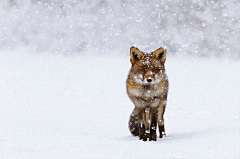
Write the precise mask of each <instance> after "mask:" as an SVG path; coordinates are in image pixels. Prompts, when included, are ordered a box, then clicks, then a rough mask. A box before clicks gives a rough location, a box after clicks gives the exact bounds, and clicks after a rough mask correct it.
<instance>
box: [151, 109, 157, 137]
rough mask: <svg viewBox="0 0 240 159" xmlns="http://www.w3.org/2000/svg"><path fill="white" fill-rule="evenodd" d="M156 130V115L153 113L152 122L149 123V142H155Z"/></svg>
mask: <svg viewBox="0 0 240 159" xmlns="http://www.w3.org/2000/svg"><path fill="white" fill-rule="evenodd" d="M156 129H157V115H156V113H154V114H153V116H152V122H151V127H150V137H149V141H156V140H157V134H156Z"/></svg>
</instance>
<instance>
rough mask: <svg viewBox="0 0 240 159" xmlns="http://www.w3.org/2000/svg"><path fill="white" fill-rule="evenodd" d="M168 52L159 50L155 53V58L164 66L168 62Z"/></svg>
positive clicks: (162, 49)
mask: <svg viewBox="0 0 240 159" xmlns="http://www.w3.org/2000/svg"><path fill="white" fill-rule="evenodd" d="M166 55H167V50H165V49H164V48H162V47H161V48H159V49H157V50H155V51H154V52H153V57H154V58H156V59H159V60H160V61H161V62H162V63H163V64H164V63H165V61H166Z"/></svg>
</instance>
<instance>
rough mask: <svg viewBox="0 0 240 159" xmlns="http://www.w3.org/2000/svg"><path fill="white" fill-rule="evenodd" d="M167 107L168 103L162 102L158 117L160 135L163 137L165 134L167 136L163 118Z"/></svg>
mask: <svg viewBox="0 0 240 159" xmlns="http://www.w3.org/2000/svg"><path fill="white" fill-rule="evenodd" d="M165 107H166V105H165V104H163V103H161V104H160V106H159V109H158V113H157V114H158V119H157V122H158V129H159V137H160V138H162V137H163V135H165V136H166V133H165V127H164V118H163V115H164V112H165Z"/></svg>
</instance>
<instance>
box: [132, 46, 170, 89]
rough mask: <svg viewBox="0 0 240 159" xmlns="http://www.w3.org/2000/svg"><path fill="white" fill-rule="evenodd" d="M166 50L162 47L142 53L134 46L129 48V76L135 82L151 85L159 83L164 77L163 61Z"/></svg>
mask: <svg viewBox="0 0 240 159" xmlns="http://www.w3.org/2000/svg"><path fill="white" fill-rule="evenodd" d="M166 53H167V51H166V50H165V49H163V48H162V47H161V48H159V49H157V50H155V51H153V52H151V53H147V54H145V53H143V52H142V51H140V50H139V49H138V48H136V47H131V48H130V61H131V63H132V68H131V71H130V72H131V74H130V75H131V76H132V78H133V80H134V81H135V82H136V83H139V84H144V85H152V84H158V83H160V82H161V81H162V80H163V78H165V68H164V63H165V60H166Z"/></svg>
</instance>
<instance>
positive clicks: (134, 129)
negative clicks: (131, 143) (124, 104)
mask: <svg viewBox="0 0 240 159" xmlns="http://www.w3.org/2000/svg"><path fill="white" fill-rule="evenodd" d="M128 127H129V130H130V132H131V133H132V134H133V135H134V136H138V135H139V130H138V112H137V111H136V109H133V111H132V114H131V115H130V119H129V123H128Z"/></svg>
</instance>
